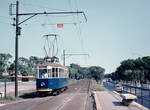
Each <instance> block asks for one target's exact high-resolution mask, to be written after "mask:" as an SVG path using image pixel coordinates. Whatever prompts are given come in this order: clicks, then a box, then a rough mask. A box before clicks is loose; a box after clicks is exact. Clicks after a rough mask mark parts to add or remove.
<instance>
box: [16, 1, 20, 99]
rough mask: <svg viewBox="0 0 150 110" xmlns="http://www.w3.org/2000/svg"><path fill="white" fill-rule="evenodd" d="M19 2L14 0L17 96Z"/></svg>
mask: <svg viewBox="0 0 150 110" xmlns="http://www.w3.org/2000/svg"><path fill="white" fill-rule="evenodd" d="M18 6H19V2H18V1H16V40H15V97H18V22H19V17H18V10H19V7H18Z"/></svg>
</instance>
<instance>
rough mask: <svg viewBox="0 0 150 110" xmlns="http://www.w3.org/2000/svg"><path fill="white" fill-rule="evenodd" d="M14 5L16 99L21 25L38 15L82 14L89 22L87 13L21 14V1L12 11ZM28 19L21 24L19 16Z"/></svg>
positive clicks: (16, 95)
mask: <svg viewBox="0 0 150 110" xmlns="http://www.w3.org/2000/svg"><path fill="white" fill-rule="evenodd" d="M12 5H16V13H15V14H13V13H12V12H10V15H15V16H16V18H15V21H16V24H15V27H16V37H15V97H18V36H19V35H20V33H21V28H20V27H19V25H21V24H22V23H24V22H25V21H27V20H29V19H31V18H33V17H34V16H36V15H48V14H51V15H55V14H57V15H58V14H82V15H83V17H84V19H85V22H87V18H86V16H85V13H84V12H83V11H76V12H43V13H19V1H18V0H17V1H16V4H11V5H10V11H12V9H11V8H12ZM29 15H30V17H28V18H26V19H25V20H23V21H21V22H19V16H29Z"/></svg>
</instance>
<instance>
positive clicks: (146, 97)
mask: <svg viewBox="0 0 150 110" xmlns="http://www.w3.org/2000/svg"><path fill="white" fill-rule="evenodd" d="M110 83H111V84H112V86H113V87H115V82H113V81H111V82H110ZM122 86H123V91H122V93H130V94H133V95H136V96H137V97H138V98H137V100H136V101H137V102H138V103H140V104H141V105H143V106H145V107H148V108H150V89H149V88H144V87H137V86H132V85H128V84H122Z"/></svg>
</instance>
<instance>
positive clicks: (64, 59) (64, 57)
mask: <svg viewBox="0 0 150 110" xmlns="http://www.w3.org/2000/svg"><path fill="white" fill-rule="evenodd" d="M66 55H69V56H72V55H79V56H80V55H87V56H89V54H66V53H65V50H63V65H64V66H65V63H66Z"/></svg>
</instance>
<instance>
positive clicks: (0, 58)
mask: <svg viewBox="0 0 150 110" xmlns="http://www.w3.org/2000/svg"><path fill="white" fill-rule="evenodd" d="M11 58H12V56H11V55H10V54H5V53H0V78H2V73H3V72H4V71H5V68H7V67H8V66H9V65H10V63H11V62H10V61H9V60H10V59H11Z"/></svg>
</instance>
